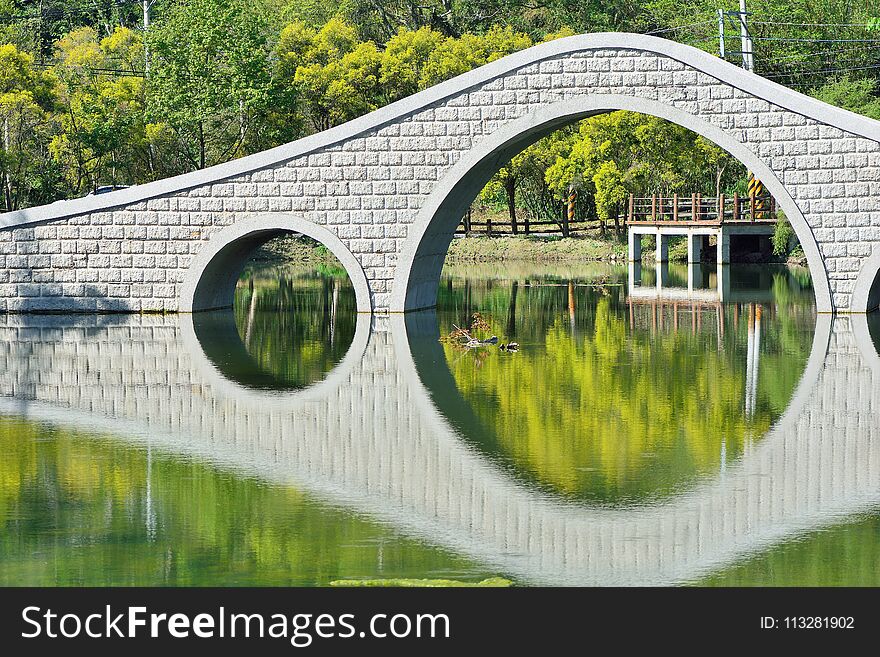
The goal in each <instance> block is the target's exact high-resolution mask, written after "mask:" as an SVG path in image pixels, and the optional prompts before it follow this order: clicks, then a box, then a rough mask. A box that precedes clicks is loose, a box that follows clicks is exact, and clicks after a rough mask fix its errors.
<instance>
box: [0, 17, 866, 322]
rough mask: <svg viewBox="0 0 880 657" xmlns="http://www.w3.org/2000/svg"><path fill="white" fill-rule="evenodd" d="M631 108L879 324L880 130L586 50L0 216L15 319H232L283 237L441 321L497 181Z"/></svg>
mask: <svg viewBox="0 0 880 657" xmlns="http://www.w3.org/2000/svg"><path fill="white" fill-rule="evenodd" d="M619 109H627V110H634V111H638V112H643V113H646V114H652V115H655V116H659V117H663V118H665V119H668V120H670V121H673V122H675V123H678V124H681V125H683V126H685V127H687V128H689V129H691V130H693V131H694V132H697V133H699V134H701V135H703V136H705V137H707V138H708V139H711V140H712V141H714V142H715V143H717V144H719V145H720V146H721V147H723V148H725V149H727V150H728V151H729V152H730V153H732V154H733V155H734V156H736V157H737V158H738V159H739V160H741V161H742V162H743V163H744V164H745V165H746V166H747V167H748V168H749V169H750V170H751V171H753V172H754V173H755V175H756V176H757V177H758V178H760V179H761V180H762V181H763V183H764V185H765V187H766V188H767V190H768V191H769V192H770V193H772V195H773V197H774V198H776V200H777V201H778V204H779V207H781V208H782V209H783V210H784V211H785V214H786V215H787V216H788V218H789V219H790V221H791V223H792V225H793V227H794V229H795V232H796V233H797V235H798V237H799V238H800V241H801V244H802V245H803V247H804V251H805V252H806V255H807V259H808V260H809V264H810V269H811V271H812V275H813V281H814V286H815V290H816V301H817V307H818V309H819V311H820V312H831V311H835V310H836V311H849V312H864V311H866V310H869V309H872V308H874V307H876V306H877V305H878V302H880V278H878V275H877V274H878V270H880V143H878V139H880V123H878V122H876V121H873V120H870V119H867V118H864V117H861V116H857V115H855V114H852V113H850V112H846V111H844V110H840V109H836V108H834V107H831V106H829V105H826V104H823V103H821V102H819V101H817V100H814V99H811V98H808V97H806V96H804V95H801V94H799V93H796V92H794V91H791V90H790V89H787V88H785V87H782V86H780V85H777V84H775V83H773V82H770V81H768V80H765V79H763V78H761V77H758V76H756V75H754V74H751V73H748V72H745V71H743V70H742V69H739V68H737V67H735V66H733V65H731V64H729V63H726V62H724V61H721V60H719V59H718V58H716V57H714V56H712V55H709V54H708V53H705V52H702V51H699V50H696V49H693V48H691V47H688V46H684V45H681V44H678V43H674V42H670V41H666V40H663V39H658V38H655V37H650V36H644V35H635V34H590V35H584V36H573V37H569V38H565V39H559V40H557V41H553V42H550V43H544V44H541V45H538V46H535V47H533V48H530V49H528V50H525V51H522V52H518V53H516V54H513V55H510V56H508V57H505V58H503V59H500V60H498V61H496V62H493V63H491V64H488V65H486V66H483V67H481V68H479V69H476V70H474V71H471V72H469V73H466V74H464V75H461V76H459V77H457V78H455V79H452V80H449V81H447V82H444V83H442V84H440V85H437V86H436V87H433V88H431V89H428V90H426V91H423V92H421V93H418V94H415V95H414V96H411V97H409V98H406V99H404V100H401V101H399V102H397V103H394V104H392V105H389V106H387V107H385V108H382V109H380V110H377V111H375V112H373V113H371V114H368V115H366V116H364V117H361V118H359V119H356V120H354V121H351V122H349V123H346V124H344V125H342V126H339V127H337V128H333V129H331V130H327V131H325V132H322V133H320V134H316V135H312V136H310V137H307V138H304V139H301V140H298V141H296V142H293V143H290V144H287V145H284V146H280V147H278V148H275V149H272V150H269V151H265V152H263V153H259V154H256V155H253V156H249V157H245V158H242V159H239V160H235V161H233V162H229V163H226V164H222V165H219V166H215V167H212V168H209V169H204V170H201V171H197V172H194V173H189V174H185V175H181V176H178V177H175V178H170V179H167V180H161V181H158V182H154V183H150V184H146V185H139V186H136V187H132V188H129V189H126V190H122V191H117V192H113V193H110V194H106V195H100V196H89V197H86V198H81V199H76V200H72V201H63V202H58V203H53V204H51V205H48V206H42V207H37V208H29V209H26V210H21V211H17V212H11V213H7V214H3V215H0V261H2V266H0V311H2V310H5V311H175V310H178V311H191V310H203V309H208V308H215V307H223V306H228V305H230V304H231V299H232V288H233V285H234V282H235V280H236V278H237V274H238V272H239V271H240V267H241V265H242V262H243V260H244V259H245V258H246V256H247V255H248V254H249V253H250V252H251V251H252V250H253V249H254V248H255V247H256V246H257V245H258V244H259V243H261V242H263V241H265V240H267V239H269V238H271V237H273V236H275V235H277V234H278V233H280V232H285V231H295V232H301V233H304V234H307V235H309V236H311V237H313V238H315V239H317V240H319V241H321V242H323V243H324V244H325V245H326V246H327V247H328V248H329V249H330V250H331V251H333V252H334V253H335V254H336V256H337V257H338V258H339V259H340V260H341V261H342V263H343V265H344V266H345V267H346V269H347V270H348V273H349V275H350V277H351V279H352V282H353V283H354V286H355V289H356V292H357V302H358V308H359V309H360V310H361V311H363V312H370V311H374V312H387V311H392V312H397V311H404V310H412V309H417V308H424V307H430V306H432V305H434V302H435V299H436V291H437V280H438V276H439V272H440V268H441V266H442V264H443V259H444V256H445V254H446V250H447V247H448V244H449V241H450V239H451V238H452V234H453V231H454V229H455V227H456V225H457V224H458V222H459V220H460V218H461V216H462V214H463V212H464V211H465V209H466V208H467V207H468V205H469V204H470V202H471V201H472V200H473V198H474V197H475V196H476V194H477V193H478V191H479V189H480V188H482V186H483V185H484V183H485V182H487V180H488V179H489V178H490V177H491V176H492V175H493V174H494V173H495V171H497V170H498V168H499V167H500V166H502V165H503V164H504V163H505V162H506V160H507V159H508V158H509V157H511V156H512V155H514V154H516V153H517V152H519V151H520V150H522V149H523V148H525V147H526V146H528V145H529V144H531V143H533V142H534V141H536V140H537V139H538V138H540V137H541V136H543V135H546V134H548V133H549V132H551V131H552V130H554V129H556V128H558V127H560V126H561V125H563V124H566V123H569V122H572V121H576V120H578V119H582V118H584V117H588V116H591V115H595V114H599V113H602V112H609V111H613V110H619Z"/></svg>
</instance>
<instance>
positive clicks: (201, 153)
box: [199, 121, 206, 169]
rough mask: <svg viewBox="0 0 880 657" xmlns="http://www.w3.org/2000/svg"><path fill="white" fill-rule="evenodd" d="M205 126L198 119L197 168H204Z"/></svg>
mask: <svg viewBox="0 0 880 657" xmlns="http://www.w3.org/2000/svg"><path fill="white" fill-rule="evenodd" d="M205 159H206V158H205V126H204V124H203V123H202V122H201V121H199V169H204V168H205Z"/></svg>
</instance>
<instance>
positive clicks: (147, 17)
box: [143, 0, 155, 76]
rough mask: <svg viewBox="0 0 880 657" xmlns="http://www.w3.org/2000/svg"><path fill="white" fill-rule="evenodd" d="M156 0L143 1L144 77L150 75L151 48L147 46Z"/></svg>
mask: <svg viewBox="0 0 880 657" xmlns="http://www.w3.org/2000/svg"><path fill="white" fill-rule="evenodd" d="M154 2H155V0H143V7H144V76H147V75H149V74H150V48H149V46H148V45H147V32H148V31H149V29H150V9H151V8H152V7H153V3H154Z"/></svg>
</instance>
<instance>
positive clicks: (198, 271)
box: [178, 213, 372, 313]
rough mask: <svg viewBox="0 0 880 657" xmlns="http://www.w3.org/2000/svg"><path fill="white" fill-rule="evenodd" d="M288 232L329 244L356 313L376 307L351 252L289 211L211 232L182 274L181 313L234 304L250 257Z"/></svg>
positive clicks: (257, 217)
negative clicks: (352, 295)
mask: <svg viewBox="0 0 880 657" xmlns="http://www.w3.org/2000/svg"><path fill="white" fill-rule="evenodd" d="M286 233H300V234H302V235H305V236H307V237H311V238H312V239H314V240H317V241H318V242H320V243H321V244H323V245H324V246H325V247H327V249H329V250H330V252H331V253H332V254H333V255H334V256H336V258H337V259H338V260H339V262H340V263H341V264H342V266H343V268H344V269H345V272H346V273H347V274H348V278H349V280H350V281H351V284H352V286H353V287H354V293H355V303H356V304H357V310H358V312H359V313H369V312H371V311H372V301H371V299H370V289H369V287H368V286H367V277H366V274H364V270H363V268H362V267H361V265H360V263H359V262H358V260H357V258H355V257H354V255H353V254H352V253H351V251H349V250H348V249H347V248H346V246H345V245H344V244H343V243H342V241H341V240H340V239H339V238H338V237H336V235H334V234H333V233H331V232H330V231H329V230H328V229H326V228H324V227H323V226H319V225H318V224H315V223H312V222H310V221H306V220H305V219H302V218H300V217H297V216H295V215H292V214H285V213H269V214H261V215H256V216H253V217H248V218H246V219H240V220H238V221H236V222H235V223H233V224H231V225H229V226H227V227H225V228H222V229H221V230H219V231H217V232H216V233H214V234H213V235H211V237H210V238H209V239H208V241H207V242H205V244H204V245H203V246H202V247H201V248H200V249H199V252H198V253H197V254H196V256H195V257H194V258H193V259H192V261H191V262H190V265H189V267H188V268H187V270H186V273H185V274H184V277H183V281H182V282H181V291H180V301H179V306H178V308H179V311H180V312H182V313H191V312H198V311H202V310H217V309H220V308H231V307H232V301H233V297H234V293H235V285H236V283H237V282H238V279H239V277H240V276H241V272H242V269H243V268H244V266H245V264H246V263H247V261H248V258H249V256H250V255H251V254H252V253H253V252H254V251H255V250H256V249H257V248H259V247H260V246H262V245H263V244H265V243H266V242H268V241H269V240H271V239H273V238H274V237H278V236H279V235H283V234H286Z"/></svg>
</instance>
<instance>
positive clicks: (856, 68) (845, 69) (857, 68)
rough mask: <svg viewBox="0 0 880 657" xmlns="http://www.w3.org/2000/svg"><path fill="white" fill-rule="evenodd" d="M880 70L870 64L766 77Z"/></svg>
mask: <svg viewBox="0 0 880 657" xmlns="http://www.w3.org/2000/svg"><path fill="white" fill-rule="evenodd" d="M877 68H880V64H870V65H866V66H847V67H843V68H826V69H821V70H808V69H804V70H802V71H792V72H789V73H775V74H773V73H771V74H770V75H765V76H764V77H766V78H768V79H775V78H788V77H796V76H798V75H801V76H807V75H822V74H825V73H844V72H849V71H867V70H871V69H877Z"/></svg>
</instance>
